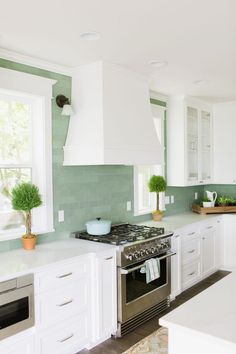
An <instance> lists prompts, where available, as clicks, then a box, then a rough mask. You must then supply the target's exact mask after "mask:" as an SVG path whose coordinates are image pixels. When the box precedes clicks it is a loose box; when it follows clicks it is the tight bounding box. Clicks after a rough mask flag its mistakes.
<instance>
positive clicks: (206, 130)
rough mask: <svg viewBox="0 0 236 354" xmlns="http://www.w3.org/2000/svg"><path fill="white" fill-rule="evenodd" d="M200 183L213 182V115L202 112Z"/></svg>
mask: <svg viewBox="0 0 236 354" xmlns="http://www.w3.org/2000/svg"><path fill="white" fill-rule="evenodd" d="M200 132H201V136H200V156H199V161H200V164H199V165H200V183H207V182H210V180H211V177H212V176H211V171H212V156H211V155H212V146H211V141H212V134H211V114H210V112H207V111H204V110H201V112H200Z"/></svg>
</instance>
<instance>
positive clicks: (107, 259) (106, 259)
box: [105, 256, 113, 261]
mask: <svg viewBox="0 0 236 354" xmlns="http://www.w3.org/2000/svg"><path fill="white" fill-rule="evenodd" d="M112 258H113V256H111V257H108V258H105V261H109V259H112Z"/></svg>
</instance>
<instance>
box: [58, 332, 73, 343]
mask: <svg viewBox="0 0 236 354" xmlns="http://www.w3.org/2000/svg"><path fill="white" fill-rule="evenodd" d="M72 337H74V334H71V335H70V336H69V337H66V338H64V339H61V340H58V342H60V343H64V342H66V341H67V340H69V339H71V338H72Z"/></svg>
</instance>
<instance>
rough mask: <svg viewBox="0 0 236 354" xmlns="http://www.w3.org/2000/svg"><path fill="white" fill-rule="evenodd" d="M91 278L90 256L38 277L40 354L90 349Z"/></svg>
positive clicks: (37, 306) (37, 326) (69, 262)
mask: <svg viewBox="0 0 236 354" xmlns="http://www.w3.org/2000/svg"><path fill="white" fill-rule="evenodd" d="M91 278H92V271H91V257H90V256H83V257H80V258H78V259H76V260H74V261H71V260H69V261H66V262H63V263H61V264H59V265H52V266H49V267H47V269H46V270H45V271H42V272H39V273H36V274H35V293H36V295H35V327H36V333H37V338H36V340H37V346H36V348H37V354H51V353H58V354H74V353H76V352H77V351H79V350H81V349H83V348H85V347H86V346H87V345H88V342H89V340H90V339H89V336H90V332H91V328H90V327H91V325H90V322H91V321H90V318H91V313H90V303H91V300H90V299H91V298H90V297H91V296H92V287H91V286H92V281H91ZM93 295H94V296H95V297H96V293H94V294H93Z"/></svg>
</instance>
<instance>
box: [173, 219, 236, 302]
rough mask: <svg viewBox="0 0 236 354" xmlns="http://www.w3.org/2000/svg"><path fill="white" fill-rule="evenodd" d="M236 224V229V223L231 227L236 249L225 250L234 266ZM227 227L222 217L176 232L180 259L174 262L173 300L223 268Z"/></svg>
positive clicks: (174, 241) (176, 248) (174, 236)
mask: <svg viewBox="0 0 236 354" xmlns="http://www.w3.org/2000/svg"><path fill="white" fill-rule="evenodd" d="M234 222H235V228H232V223H233V222H232V223H231V230H232V231H231V233H232V234H233V235H234V234H235V238H234V240H235V248H233V249H232V248H231V249H230V247H228V248H227V246H226V249H225V253H226V252H227V254H228V255H229V261H230V264H232V263H233V259H236V258H234V257H233V253H234V251H235V250H236V231H234V230H236V217H235V219H234ZM226 224H227V223H226ZM223 225H224V223H223V222H222V217H219V218H217V217H216V218H215V217H214V218H212V219H208V220H207V221H203V222H199V223H196V224H193V225H188V226H186V227H183V228H182V229H179V230H176V231H175V233H174V235H173V237H172V251H173V252H176V255H175V256H173V257H172V260H171V267H172V268H171V298H174V297H175V296H177V295H179V294H180V293H181V292H182V291H184V290H186V289H188V288H189V287H191V286H192V285H194V284H196V283H197V282H199V281H200V280H201V279H204V278H206V277H207V276H209V275H210V274H212V273H214V272H215V271H216V270H217V269H219V268H220V267H221V266H222V265H223V256H224V255H223V248H224V247H223V246H224V239H223V231H224V230H223ZM230 244H231V245H232V242H230ZM235 266H236V261H235Z"/></svg>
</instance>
